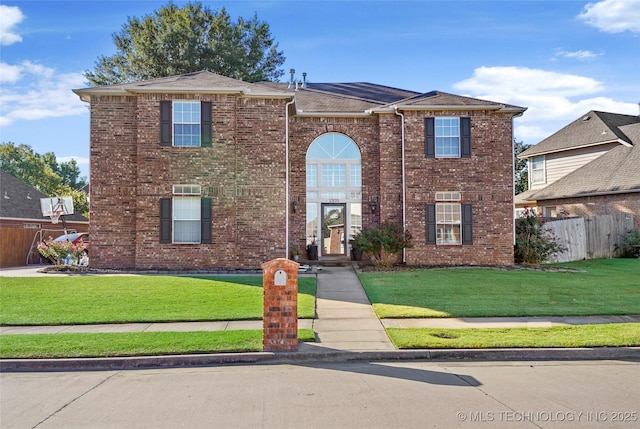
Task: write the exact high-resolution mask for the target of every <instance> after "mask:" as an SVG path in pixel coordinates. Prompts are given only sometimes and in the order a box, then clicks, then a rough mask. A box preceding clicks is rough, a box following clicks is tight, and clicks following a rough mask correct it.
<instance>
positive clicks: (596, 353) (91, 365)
mask: <svg viewBox="0 0 640 429" xmlns="http://www.w3.org/2000/svg"><path fill="white" fill-rule="evenodd" d="M411 360H420V361H429V360H431V361H533V360H536V361H537V360H539V361H544V360H549V361H552V360H639V361H640V347H600V348H575V349H574V348H562V349H431V350H426V349H425V350H396V351H371V352H366V351H364V352H349V351H327V352H313V353H301V352H291V353H271V352H254V353H220V354H202V355H171V356H140V357H114V358H74V359H2V360H0V372H52V371H115V370H135V369H158V368H177V367H198V366H216V365H231V364H293V365H295V364H305V363H349V362H365V361H366V362H381V361H411Z"/></svg>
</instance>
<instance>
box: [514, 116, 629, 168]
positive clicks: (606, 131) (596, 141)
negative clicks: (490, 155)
mask: <svg viewBox="0 0 640 429" xmlns="http://www.w3.org/2000/svg"><path fill="white" fill-rule="evenodd" d="M637 123H640V117H638V116H632V115H622V114H618V113H607V112H598V111H595V110H592V111H590V112H588V113H586V114H584V115H582V116H581V117H580V118H578V119H576V120H575V121H573V122H571V123H570V124H569V125H567V126H566V127H564V128H562V129H561V130H560V131H558V132H556V133H554V134H552V135H551V136H549V137H547V138H546V139H544V140H542V141H541V142H540V143H538V144H536V145H535V146H532V147H530V148H529V149H527V150H525V151H524V152H522V153H521V154H520V156H519V157H520V158H530V157H532V156H538V155H545V154H548V153H554V152H562V151H565V150H571V149H577V148H582V147H588V146H597V145H601V144H608V143H616V142H617V143H620V144H622V145H631V144H632V142H631V139H630V138H629V136H627V135H626V134H625V132H624V131H623V130H622V129H621V127H623V126H625V125H630V124H637ZM639 143H640V141H639V140H636V144H639Z"/></svg>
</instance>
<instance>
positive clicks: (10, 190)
mask: <svg viewBox="0 0 640 429" xmlns="http://www.w3.org/2000/svg"><path fill="white" fill-rule="evenodd" d="M46 197H47V195H45V194H43V193H42V192H40V191H38V190H37V189H35V188H33V187H31V186H29V185H28V184H26V183H25V182H23V181H22V180H20V179H17V178H15V177H14V176H12V175H11V174H9V173H7V172H6V171H4V170H0V218H3V219H7V218H10V219H25V220H35V221H50V218H49V217H44V216H42V209H41V208H40V198H46ZM65 219H66V220H68V221H74V222H88V221H89V219H87V218H86V217H84V216H82V215H81V214H79V213H75V214H73V215H69V216H65Z"/></svg>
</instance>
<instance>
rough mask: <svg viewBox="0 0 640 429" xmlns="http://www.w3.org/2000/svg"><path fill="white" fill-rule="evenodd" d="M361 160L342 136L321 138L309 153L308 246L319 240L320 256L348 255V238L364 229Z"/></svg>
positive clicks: (358, 152) (336, 134) (324, 135)
mask: <svg viewBox="0 0 640 429" xmlns="http://www.w3.org/2000/svg"><path fill="white" fill-rule="evenodd" d="M360 159H361V156H360V149H359V148H358V146H357V145H356V144H355V142H354V141H353V140H352V139H350V138H349V137H347V136H346V135H344V134H340V133H327V134H323V135H321V136H319V137H318V138H316V139H315V140H314V141H313V142H312V143H311V145H310V146H309V149H308V150H307V182H306V183H307V243H312V242H313V241H316V243H317V244H318V247H319V250H320V255H347V254H348V253H349V251H348V246H347V241H348V238H349V237H350V236H351V235H353V234H354V233H355V232H357V231H359V230H360V229H362V166H361V162H360ZM347 231H348V232H349V233H348V234H347V233H346V232H347Z"/></svg>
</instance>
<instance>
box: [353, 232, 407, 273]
mask: <svg viewBox="0 0 640 429" xmlns="http://www.w3.org/2000/svg"><path fill="white" fill-rule="evenodd" d="M350 243H351V246H352V247H353V248H358V249H361V250H362V251H363V252H364V253H366V254H368V255H369V256H370V257H371V258H372V260H373V262H374V264H375V265H376V267H377V268H380V269H388V268H391V267H393V264H394V262H395V260H396V255H397V254H399V253H401V252H402V250H403V249H406V248H411V247H413V243H412V237H411V233H410V232H409V231H405V230H404V229H403V227H402V225H398V224H395V223H388V224H384V225H382V226H380V227H374V228H365V229H363V230H362V231H360V232H358V233H357V234H355V235H354V236H353V238H352V239H351V240H350Z"/></svg>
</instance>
